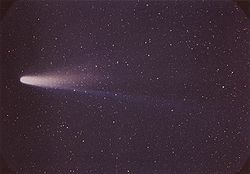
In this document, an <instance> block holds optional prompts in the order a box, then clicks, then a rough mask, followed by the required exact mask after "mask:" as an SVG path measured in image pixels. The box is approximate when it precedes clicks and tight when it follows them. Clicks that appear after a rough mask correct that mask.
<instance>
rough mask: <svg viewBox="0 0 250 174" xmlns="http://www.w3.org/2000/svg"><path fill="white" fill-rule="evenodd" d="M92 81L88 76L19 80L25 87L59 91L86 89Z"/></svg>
mask: <svg viewBox="0 0 250 174" xmlns="http://www.w3.org/2000/svg"><path fill="white" fill-rule="evenodd" d="M92 81H93V78H92V76H90V75H85V76H84V77H82V76H79V75H37V76H22V77H21V78H20V82H21V83H23V84H26V85H32V86H39V87H45V88H61V89H68V88H73V89H75V88H78V87H86V86H88V85H89V84H90V83H91V82H92Z"/></svg>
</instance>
